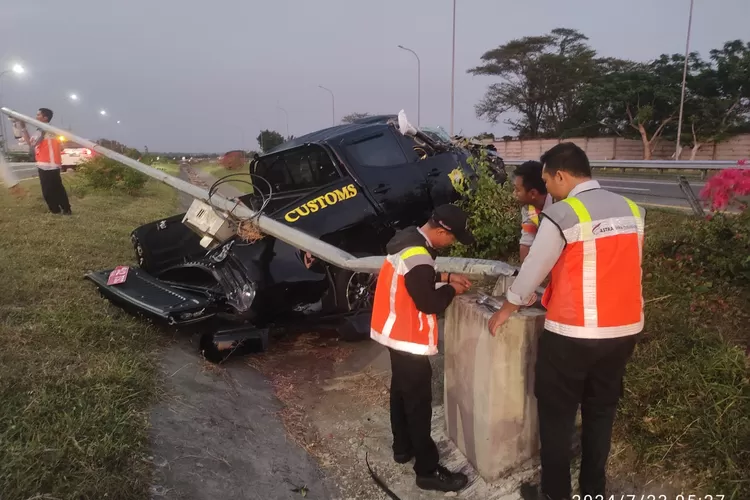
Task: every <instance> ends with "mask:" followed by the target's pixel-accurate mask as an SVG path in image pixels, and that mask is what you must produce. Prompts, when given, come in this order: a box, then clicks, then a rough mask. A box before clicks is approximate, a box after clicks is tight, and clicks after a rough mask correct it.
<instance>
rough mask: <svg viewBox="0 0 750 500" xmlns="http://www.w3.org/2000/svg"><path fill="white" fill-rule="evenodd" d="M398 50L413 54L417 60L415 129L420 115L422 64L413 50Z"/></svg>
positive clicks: (400, 47)
mask: <svg viewBox="0 0 750 500" xmlns="http://www.w3.org/2000/svg"><path fill="white" fill-rule="evenodd" d="M398 48H399V49H402V50H406V51H408V52H411V53H412V54H414V57H416V58H417V127H419V118H420V115H421V114H422V112H421V108H422V62H421V61H420V60H419V56H418V55H417V53H416V52H414V51H413V50H411V49H408V48H406V47H404V46H403V45H399V46H398Z"/></svg>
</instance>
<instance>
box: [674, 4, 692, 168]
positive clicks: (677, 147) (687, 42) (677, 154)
mask: <svg viewBox="0 0 750 500" xmlns="http://www.w3.org/2000/svg"><path fill="white" fill-rule="evenodd" d="M692 25H693V0H690V14H689V15H688V29H687V37H686V39H685V65H684V66H683V68H682V95H681V96H680V117H679V119H678V120H677V144H676V145H675V152H674V159H675V161H678V160H679V159H680V150H681V149H682V148H681V147H680V135H681V133H682V110H683V108H684V107H685V82H686V81H687V69H688V56H689V54H690V28H692Z"/></svg>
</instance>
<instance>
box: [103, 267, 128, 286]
mask: <svg viewBox="0 0 750 500" xmlns="http://www.w3.org/2000/svg"><path fill="white" fill-rule="evenodd" d="M129 270H130V268H129V267H128V266H117V267H116V268H114V269H113V270H112V272H111V273H109V279H107V285H108V286H111V285H119V284H120V283H125V280H127V279H128V271H129Z"/></svg>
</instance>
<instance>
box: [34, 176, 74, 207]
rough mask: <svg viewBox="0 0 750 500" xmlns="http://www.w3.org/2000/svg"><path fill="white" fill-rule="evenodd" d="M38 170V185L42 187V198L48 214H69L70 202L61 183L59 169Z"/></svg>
mask: <svg viewBox="0 0 750 500" xmlns="http://www.w3.org/2000/svg"><path fill="white" fill-rule="evenodd" d="M38 170H39V183H40V184H41V185H42V197H43V198H44V201H45V202H46V203H47V206H48V207H49V210H50V212H52V213H53V214H59V213H60V212H63V213H64V212H70V201H68V193H67V192H66V191H65V186H63V183H62V177H61V176H60V169H59V168H55V169H53V170H44V169H41V168H40V169H38Z"/></svg>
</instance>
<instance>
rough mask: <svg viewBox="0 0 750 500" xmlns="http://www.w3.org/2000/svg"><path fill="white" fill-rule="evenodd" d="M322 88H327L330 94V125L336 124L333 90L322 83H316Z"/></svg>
mask: <svg viewBox="0 0 750 500" xmlns="http://www.w3.org/2000/svg"><path fill="white" fill-rule="evenodd" d="M318 87H320V88H321V89H323V90H327V91H328V92H329V93H330V94H331V126H332V127H333V126H334V125H336V99H335V98H334V97H333V91H332V90H331V89H327V88H325V87H324V86H322V85H318Z"/></svg>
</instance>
